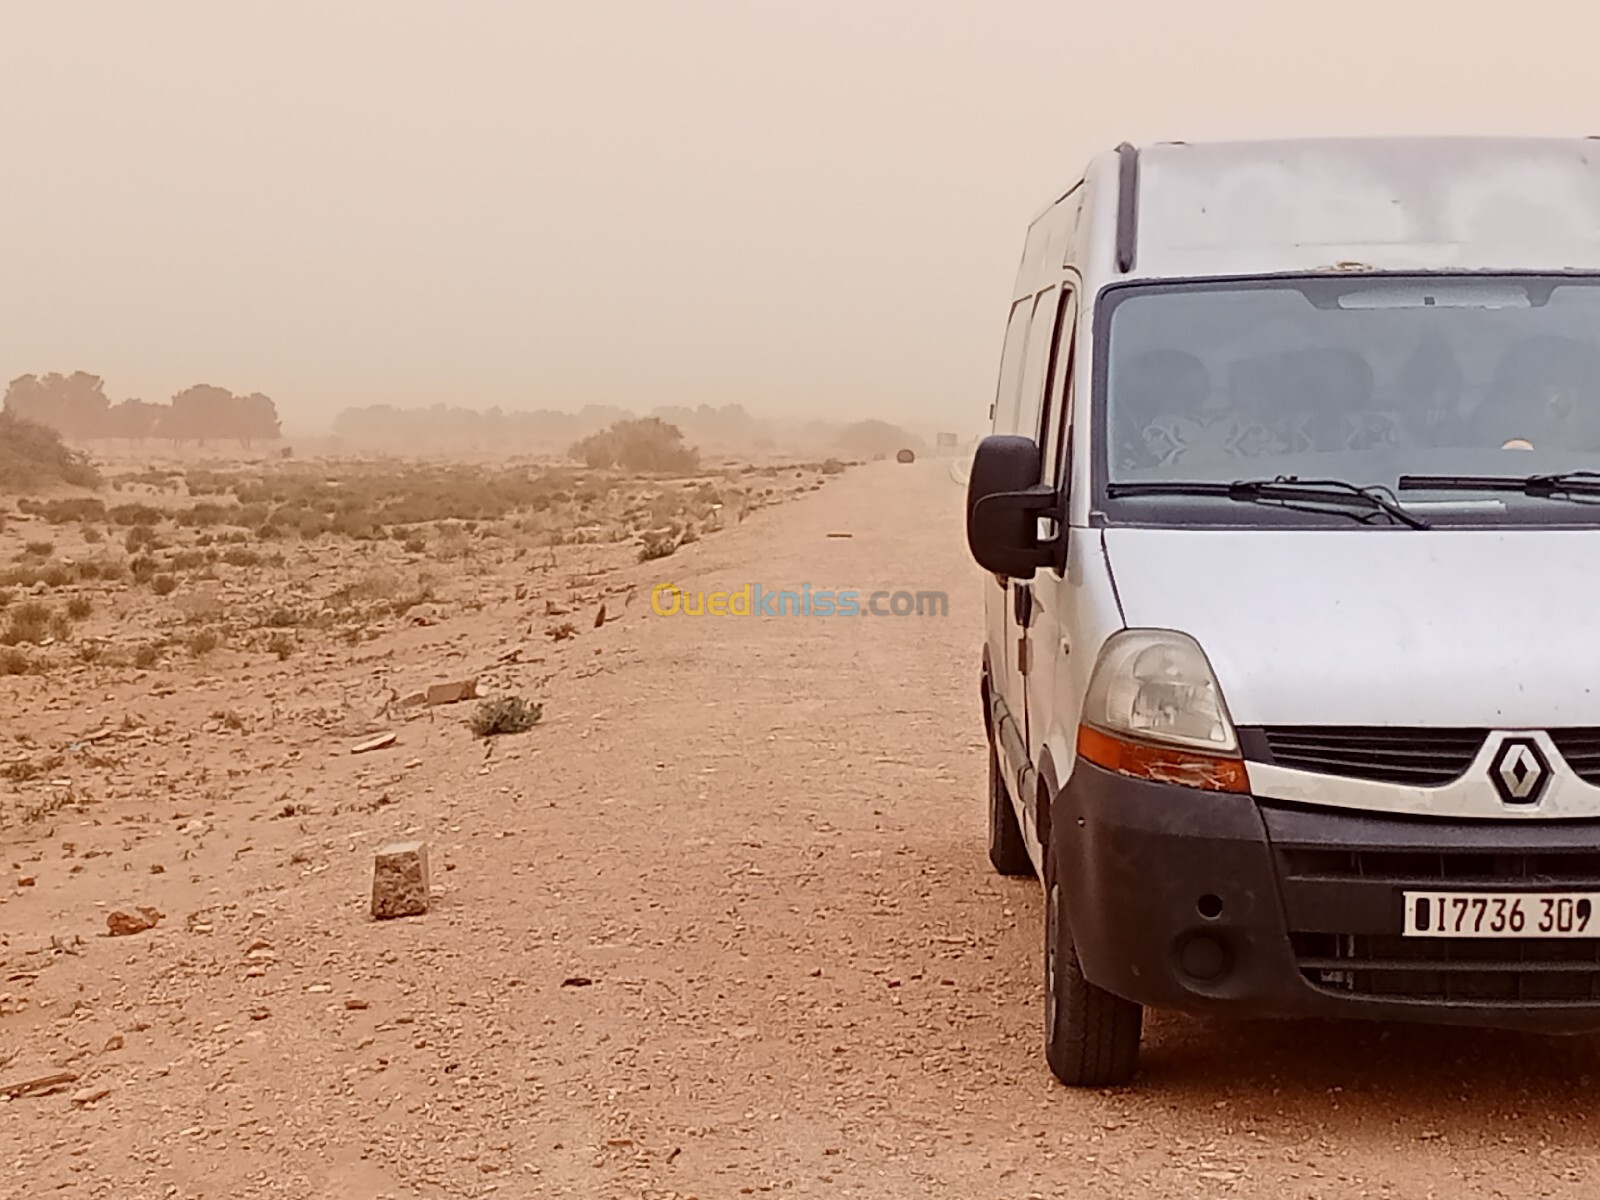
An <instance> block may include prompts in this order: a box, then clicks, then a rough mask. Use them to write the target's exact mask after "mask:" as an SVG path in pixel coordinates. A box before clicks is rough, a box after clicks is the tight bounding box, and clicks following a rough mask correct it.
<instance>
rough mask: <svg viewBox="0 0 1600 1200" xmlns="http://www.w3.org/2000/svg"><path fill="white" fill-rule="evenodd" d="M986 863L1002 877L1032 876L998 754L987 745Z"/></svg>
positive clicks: (1031, 868)
mask: <svg viewBox="0 0 1600 1200" xmlns="http://www.w3.org/2000/svg"><path fill="white" fill-rule="evenodd" d="M989 862H990V864H991V865H993V867H994V869H995V870H996V871H998V872H1000V874H1002V875H1011V876H1017V875H1032V874H1033V860H1032V859H1031V858H1029V857H1028V844H1027V843H1026V842H1025V841H1023V840H1022V826H1021V825H1020V824H1019V823H1018V821H1017V810H1016V808H1015V806H1013V805H1012V803H1011V794H1010V793H1009V792H1007V791H1006V781H1005V779H1004V778H1003V777H1002V776H1001V774H1000V754H999V751H998V750H997V749H996V747H995V744H994V743H993V742H992V741H991V742H990V743H989Z"/></svg>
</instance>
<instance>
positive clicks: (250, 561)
mask: <svg viewBox="0 0 1600 1200" xmlns="http://www.w3.org/2000/svg"><path fill="white" fill-rule="evenodd" d="M222 561H223V562H225V563H227V564H228V565H229V566H230V567H259V566H260V565H261V555H259V554H257V553H256V552H255V551H254V550H246V549H244V548H243V547H241V546H234V547H231V548H230V549H229V550H228V551H227V553H225V554H224V555H223V556H222Z"/></svg>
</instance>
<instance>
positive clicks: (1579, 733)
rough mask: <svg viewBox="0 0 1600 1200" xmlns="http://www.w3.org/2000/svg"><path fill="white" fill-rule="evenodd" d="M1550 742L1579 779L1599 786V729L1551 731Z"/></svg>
mask: <svg viewBox="0 0 1600 1200" xmlns="http://www.w3.org/2000/svg"><path fill="white" fill-rule="evenodd" d="M1550 740H1551V741H1553V742H1554V743H1555V744H1556V749H1557V750H1559V751H1561V757H1562V758H1564V759H1566V760H1567V765H1568V766H1569V767H1571V768H1572V769H1573V771H1574V772H1575V773H1576V774H1577V776H1578V778H1579V779H1581V780H1583V781H1584V782H1585V783H1592V784H1595V785H1597V786H1600V729H1552V730H1551V731H1550Z"/></svg>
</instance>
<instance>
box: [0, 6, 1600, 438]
mask: <svg viewBox="0 0 1600 1200" xmlns="http://www.w3.org/2000/svg"><path fill="white" fill-rule="evenodd" d="M0 44H4V45H5V47H6V49H7V53H6V56H5V57H6V66H5V70H4V71H0V165H3V168H4V179H5V184H4V186H3V188H0V374H3V375H4V377H5V378H10V377H12V376H14V375H18V374H21V373H23V372H33V371H38V372H42V371H48V370H72V369H75V368H84V369H88V370H92V371H95V372H97V373H99V374H102V375H104V376H106V378H107V383H108V390H109V391H110V392H111V394H112V396H113V398H121V397H123V396H129V395H137V396H142V397H143V398H145V399H166V398H167V397H169V396H170V395H171V394H172V393H173V392H174V391H176V390H177V389H179V388H180V387H183V386H185V385H187V384H190V383H195V382H209V383H216V384H219V385H222V386H225V387H230V388H232V389H234V390H236V391H251V390H261V391H265V392H267V393H268V394H269V395H271V396H273V397H274V398H276V399H277V400H278V402H279V406H280V408H281V410H282V411H283V413H284V415H285V417H286V419H287V421H288V422H289V423H290V424H291V425H292V426H296V427H300V428H313V427H315V426H317V425H319V424H321V423H324V422H325V421H326V420H328V419H329V418H331V416H332V415H333V413H334V412H336V411H337V410H338V409H339V408H341V407H343V406H345V405H347V404H359V403H374V402H380V401H389V402H393V403H399V404H419V403H429V402H433V401H438V400H443V401H449V402H453V403H468V404H476V405H483V406H487V405H489V404H493V403H499V404H502V405H504V406H506V407H537V406H550V407H563V408H564V407H576V406H578V405H581V404H583V403H589V402H593V403H613V404H623V405H630V406H637V407H650V406H652V405H655V404H662V403H690V404H693V403H700V402H709V403H713V404H721V403H726V402H729V401H739V402H742V403H744V404H746V405H747V406H748V407H749V408H750V409H752V410H753V411H758V412H764V413H775V412H780V411H781V412H787V413H795V414H799V413H815V414H817V415H821V416H828V417H835V416H842V415H850V414H863V413H876V414H881V415H884V416H889V417H894V418H909V419H918V418H920V419H923V420H927V421H930V422H933V423H938V424H952V425H953V424H960V425H962V426H963V427H976V424H977V423H978V422H979V421H980V420H981V417H982V415H983V412H984V410H985V408H986V406H987V403H988V398H989V393H990V392H991V391H992V388H993V378H994V373H995V365H996V362H997V359H998V353H999V339H1000V334H1001V328H1002V325H1003V322H1004V315H1005V303H1004V302H1005V297H1006V294H1007V291H1008V289H1009V287H1010V277H1011V273H1012V271H1013V269H1014V267H1015V264H1016V260H1017V257H1018V254H1019V252H1020V249H1021V238H1022V233H1023V229H1024V227H1025V224H1026V222H1027V220H1028V219H1029V218H1030V217H1031V216H1032V215H1033V214H1034V212H1035V211H1036V210H1037V209H1038V208H1039V207H1040V206H1041V205H1042V204H1043V203H1044V202H1046V201H1047V200H1048V199H1049V198H1050V197H1051V196H1052V195H1054V194H1055V193H1057V192H1058V191H1060V190H1061V189H1062V187H1063V186H1064V185H1065V184H1067V183H1069V182H1070V181H1071V180H1072V179H1073V178H1074V177H1075V176H1076V173H1077V172H1078V171H1079V169H1080V168H1081V165H1082V162H1083V160H1084V159H1085V158H1086V157H1087V156H1088V155H1089V154H1090V153H1092V152H1093V151H1095V150H1098V149H1100V148H1102V147H1104V146H1108V145H1112V144H1115V143H1116V142H1118V141H1120V140H1122V139H1123V138H1131V139H1133V140H1150V139H1159V138H1190V139H1196V138H1205V137H1222V136H1255V135H1280V134H1293V133H1297V132H1304V133H1309V134H1339V133H1373V132H1393V133H1427V132H1442V133H1451V132H1484V133H1562V134H1565V133H1589V132H1594V133H1600V81H1597V77H1596V74H1595V71H1594V66H1593V63H1594V47H1595V46H1596V45H1600V6H1596V5H1592V4H1588V3H1578V2H1577V0H1571V2H1567V3H1559V2H1557V0H1524V2H1523V3H1518V4H1506V3H1504V2H1503V0H1496V2H1495V3H1487V2H1484V0H1382V2H1373V0H1338V2H1336V3H1330V2H1325V0H1292V2H1291V0H1210V2H1198V0H1188V2H1177V0H1120V2H1117V0H1099V2H1098V3H1095V4H1092V5H1091V4H1084V3H1063V2H1057V3H1043V2H1022V0H1013V2H1004V0H983V2H982V3H979V2H978V0H960V2H956V0H921V2H913V0H894V2H891V0H788V2H785V3H781V4H780V3H771V2H766V0H653V2H644V0H609V2H606V3H582V2H572V0H566V2H563V3H554V2H550V0H527V2H525V3H487V2H473V0H461V2H458V3H451V4H446V3H444V2H442V0H441V2H437V3H422V2H420V0H381V2H379V0H319V2H317V3H305V2H299V0H277V2H274V3H244V2H242V0H231V2H228V3H221V4H219V3H215V2H214V0H212V2H209V3H188V2H185V3H177V2H167V0H137V2H136V3H130V2H128V0H99V2H87V0H84V2H80V3H73V4H65V3H59V4H58V3H48V2H46V0H0Z"/></svg>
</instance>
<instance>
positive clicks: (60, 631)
mask: <svg viewBox="0 0 1600 1200" xmlns="http://www.w3.org/2000/svg"><path fill="white" fill-rule="evenodd" d="M50 636H51V637H53V638H55V640H56V641H58V642H64V641H66V640H67V639H68V638H70V637H71V636H72V621H71V620H70V619H69V618H68V617H67V614H66V613H60V612H58V613H55V614H53V615H52V616H51V618H50Z"/></svg>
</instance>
